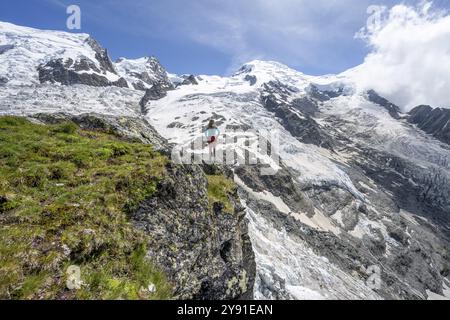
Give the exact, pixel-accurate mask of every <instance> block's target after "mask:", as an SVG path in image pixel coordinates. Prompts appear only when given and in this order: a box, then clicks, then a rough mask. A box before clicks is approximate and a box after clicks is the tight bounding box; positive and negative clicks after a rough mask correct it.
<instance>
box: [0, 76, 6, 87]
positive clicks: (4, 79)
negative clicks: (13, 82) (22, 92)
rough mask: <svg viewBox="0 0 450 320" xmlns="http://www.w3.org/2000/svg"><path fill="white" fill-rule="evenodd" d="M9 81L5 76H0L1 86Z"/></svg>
mask: <svg viewBox="0 0 450 320" xmlns="http://www.w3.org/2000/svg"><path fill="white" fill-rule="evenodd" d="M7 82H8V79H6V78H4V77H0V86H3V85H5V84H6V83H7Z"/></svg>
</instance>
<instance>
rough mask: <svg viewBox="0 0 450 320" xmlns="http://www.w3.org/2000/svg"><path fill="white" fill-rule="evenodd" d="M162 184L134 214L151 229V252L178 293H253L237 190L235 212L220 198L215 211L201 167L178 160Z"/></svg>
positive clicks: (211, 295) (226, 295)
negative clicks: (155, 193)
mask: <svg viewBox="0 0 450 320" xmlns="http://www.w3.org/2000/svg"><path fill="white" fill-rule="evenodd" d="M193 186H195V187H193ZM158 190H159V191H158V193H157V195H155V197H152V198H151V199H147V200H146V201H144V202H143V203H142V205H141V206H140V208H139V210H138V211H137V212H136V213H135V214H133V215H132V218H133V220H134V221H135V222H136V225H137V226H138V227H139V228H141V229H143V230H145V231H146V232H147V233H148V234H150V235H151V237H152V240H151V243H149V256H150V258H151V259H152V260H153V261H157V263H158V265H161V266H163V267H164V270H165V271H166V272H167V273H168V274H169V276H170V278H171V279H172V280H173V281H174V283H175V287H176V290H175V295H176V297H177V298H181V299H199V300H204V299H208V300H211V299H213V300H215V299H237V298H251V297H252V292H253V279H254V274H255V271H254V269H255V266H254V262H253V258H252V257H253V252H252V247H251V243H250V239H249V236H248V233H247V222H246V220H245V211H244V209H243V208H242V207H241V206H240V205H239V198H238V197H237V194H235V195H233V198H232V201H233V202H234V204H235V211H234V213H233V214H229V213H225V212H224V206H223V204H221V203H214V204H213V210H212V212H211V210H209V208H208V201H207V180H206V178H205V175H204V173H203V171H202V170H201V168H200V167H198V166H183V165H173V164H169V165H168V166H167V179H165V180H164V181H163V182H161V183H160V184H159V186H158Z"/></svg>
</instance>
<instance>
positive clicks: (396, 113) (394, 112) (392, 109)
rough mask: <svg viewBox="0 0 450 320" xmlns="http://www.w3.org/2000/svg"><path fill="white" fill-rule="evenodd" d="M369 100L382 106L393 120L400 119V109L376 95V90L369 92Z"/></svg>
mask: <svg viewBox="0 0 450 320" xmlns="http://www.w3.org/2000/svg"><path fill="white" fill-rule="evenodd" d="M367 98H368V100H369V101H370V102H373V103H375V104H377V105H379V106H382V107H383V108H385V109H386V110H387V111H388V112H389V114H390V115H391V117H392V118H394V119H397V120H398V119H400V113H401V110H400V107H398V106H396V105H395V104H393V103H391V102H389V101H388V100H386V99H385V98H383V97H381V96H380V95H379V94H378V93H376V92H375V91H374V90H369V91H367Z"/></svg>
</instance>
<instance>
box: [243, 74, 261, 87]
mask: <svg viewBox="0 0 450 320" xmlns="http://www.w3.org/2000/svg"><path fill="white" fill-rule="evenodd" d="M244 80H245V81H248V82H250V85H251V86H254V85H255V84H256V82H257V81H258V79H257V78H256V76H251V75H249V74H248V75H246V76H245V78H244Z"/></svg>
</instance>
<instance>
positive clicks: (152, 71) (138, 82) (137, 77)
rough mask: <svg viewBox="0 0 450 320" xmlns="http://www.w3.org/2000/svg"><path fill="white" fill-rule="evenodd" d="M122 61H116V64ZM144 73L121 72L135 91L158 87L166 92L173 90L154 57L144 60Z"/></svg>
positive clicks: (165, 73)
mask: <svg viewBox="0 0 450 320" xmlns="http://www.w3.org/2000/svg"><path fill="white" fill-rule="evenodd" d="M122 61H123V60H121V59H119V60H117V64H120V63H121V62H122ZM145 70H146V71H144V72H141V73H137V72H132V71H130V70H127V69H125V68H124V70H122V72H125V73H126V74H127V75H128V76H130V78H131V79H133V80H130V82H131V85H132V86H133V88H134V89H136V90H141V91H146V90H147V89H148V88H149V87H152V86H154V85H159V86H160V87H161V88H164V89H166V90H172V89H174V86H173V84H172V83H171V82H170V80H169V77H168V76H167V71H166V69H164V67H163V66H162V65H161V63H160V62H159V61H158V59H156V58H155V57H148V58H146V62H145Z"/></svg>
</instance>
